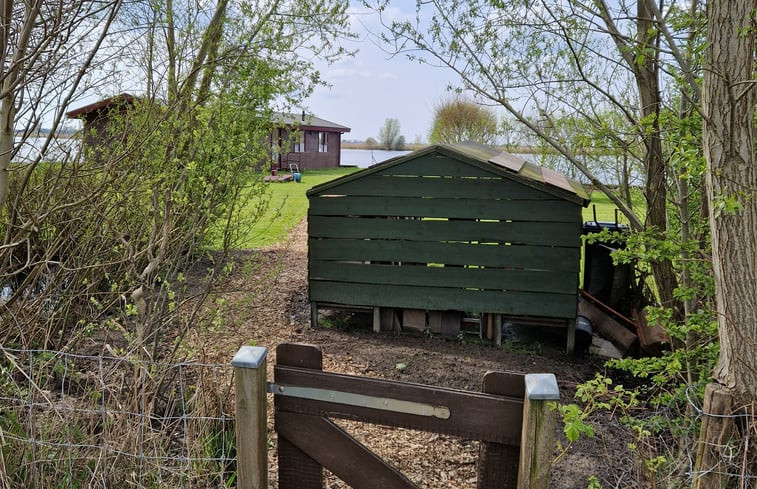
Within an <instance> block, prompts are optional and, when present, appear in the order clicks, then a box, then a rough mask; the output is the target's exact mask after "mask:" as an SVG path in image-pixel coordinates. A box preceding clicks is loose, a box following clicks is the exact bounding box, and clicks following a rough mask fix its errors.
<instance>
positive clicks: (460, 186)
mask: <svg viewBox="0 0 757 489" xmlns="http://www.w3.org/2000/svg"><path fill="white" fill-rule="evenodd" d="M318 195H364V196H376V197H457V198H469V199H529V200H538V199H554V196H552V195H550V194H548V193H546V192H542V191H539V190H536V189H534V188H531V187H528V186H526V185H523V184H520V183H518V182H514V181H511V180H508V179H505V178H451V177H442V178H425V177H413V176H407V177H393V176H381V175H366V176H364V177H363V178H359V179H354V180H350V181H347V182H345V183H343V184H340V185H336V186H334V187H330V188H328V189H324V190H323V191H322V192H319V193H318ZM312 196H313V195H312V194H311V197H312ZM566 202H567V201H566ZM573 205H576V206H577V204H573Z"/></svg>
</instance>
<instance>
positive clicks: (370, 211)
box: [309, 196, 581, 223]
mask: <svg viewBox="0 0 757 489" xmlns="http://www.w3.org/2000/svg"><path fill="white" fill-rule="evenodd" d="M309 213H310V215H312V216H415V217H437V218H438V217H447V218H461V219H509V220H512V221H549V222H573V223H576V222H578V223H580V221H581V212H580V208H579V207H578V206H576V205H573V204H570V203H568V202H565V201H564V200H502V199H455V198H417V197H393V198H390V199H388V198H386V197H363V196H345V197H311V198H310V210H309Z"/></svg>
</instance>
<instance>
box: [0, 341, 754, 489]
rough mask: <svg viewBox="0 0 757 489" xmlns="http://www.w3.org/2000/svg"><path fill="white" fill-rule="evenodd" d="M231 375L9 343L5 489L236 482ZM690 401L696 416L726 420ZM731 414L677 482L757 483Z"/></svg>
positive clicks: (4, 372)
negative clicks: (703, 463)
mask: <svg viewBox="0 0 757 489" xmlns="http://www.w3.org/2000/svg"><path fill="white" fill-rule="evenodd" d="M232 380H233V369H232V367H231V365H230V364H203V363H196V362H184V363H176V364H166V363H160V362H151V361H147V360H142V359H138V358H122V357H114V356H100V355H78V354H72V353H65V352H57V351H49V350H14V349H7V348H2V347H0V489H10V488H21V487H23V488H35V489H36V488H112V487H136V488H148V487H149V488H154V487H171V488H198V489H199V488H220V487H231V486H235V485H236V462H237V459H236V451H235V446H236V443H235V439H234V421H235V420H234V416H233V413H234V408H233V382H232ZM689 403H690V405H691V408H692V413H693V415H694V416H695V417H696V418H697V421H700V422H701V421H702V420H703V419H704V418H706V417H712V418H717V419H723V418H724V417H723V416H720V415H713V414H710V413H706V412H704V410H703V409H702V407H701V405H700V402H699V401H698V400H697V399H694V398H693V396H690V397H689ZM725 418H727V421H728V422H729V423H730V425H731V427H732V428H731V429H729V430H728V432H727V435H728V436H727V437H724V438H723V439H721V440H718V441H717V442H716V443H712V444H708V445H707V446H706V449H707V450H709V451H710V452H711V453H715V454H716V456H715V458H714V463H712V464H711V466H709V467H704V468H702V469H701V470H699V471H697V469H696V468H695V465H696V464H695V459H696V453H697V449H698V448H699V447H697V446H690V447H688V448H686V447H684V449H683V453H684V454H685V456H684V457H683V458H682V460H681V462H683V464H682V465H683V466H681V467H680V471H674V472H678V473H679V474H678V476H677V477H676V476H675V475H674V474H672V473H671V474H669V477H668V478H667V479H668V480H669V481H670V480H672V479H670V477H672V478H674V479H677V482H678V483H683V484H685V486H686V487H688V485H687V484H689V483H690V482H691V481H692V480H693V479H696V478H697V477H701V476H708V477H711V476H712V475H715V476H717V477H719V478H720V479H722V481H723V485H722V487H738V488H744V489H749V488H757V472H756V471H755V467H757V450H755V449H754V445H755V441H756V440H757V418H756V417H755V413H754V409H753V408H752V409H751V410H744V411H742V413H741V414H736V415H732V416H727V417H725ZM700 443H703V442H701V441H700ZM660 475H662V474H660V473H659V472H658V476H660ZM663 478H666V477H663ZM682 479H684V480H682Z"/></svg>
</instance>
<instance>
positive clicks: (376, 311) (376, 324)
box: [373, 307, 381, 333]
mask: <svg viewBox="0 0 757 489" xmlns="http://www.w3.org/2000/svg"><path fill="white" fill-rule="evenodd" d="M373 332H374V333H380V332H381V308H380V307H374V308H373Z"/></svg>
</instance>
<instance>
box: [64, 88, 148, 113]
mask: <svg viewBox="0 0 757 489" xmlns="http://www.w3.org/2000/svg"><path fill="white" fill-rule="evenodd" d="M137 99H138V98H137V97H135V96H134V95H131V94H129V93H121V94H118V95H115V96H113V97H110V98H106V99H103V100H100V101H98V102H94V103H91V104H89V105H85V106H83V107H79V108H78V109H74V110H72V111H70V112H66V116H67V117H68V118H69V119H79V118H81V117H84V116H86V115H87V114H89V113H92V112H96V111H99V110H101V109H104V108H106V107H110V106H115V105H122V104H133V103H134V102H135V101H136V100H137Z"/></svg>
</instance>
